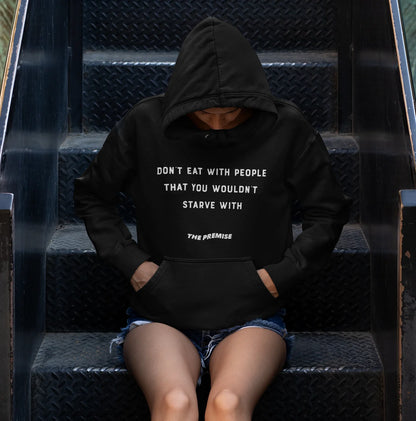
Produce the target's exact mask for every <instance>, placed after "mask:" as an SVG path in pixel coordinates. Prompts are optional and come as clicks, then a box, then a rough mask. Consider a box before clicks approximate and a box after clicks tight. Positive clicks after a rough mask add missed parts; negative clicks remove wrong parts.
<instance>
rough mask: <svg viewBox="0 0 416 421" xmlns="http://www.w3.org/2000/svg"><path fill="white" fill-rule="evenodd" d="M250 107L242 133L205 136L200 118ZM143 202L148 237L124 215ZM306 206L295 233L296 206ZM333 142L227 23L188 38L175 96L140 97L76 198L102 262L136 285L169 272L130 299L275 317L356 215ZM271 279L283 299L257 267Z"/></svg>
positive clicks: (153, 313)
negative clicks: (272, 80) (277, 88)
mask: <svg viewBox="0 0 416 421" xmlns="http://www.w3.org/2000/svg"><path fill="white" fill-rule="evenodd" d="M224 106H227V107H230V106H238V107H246V108H249V109H252V110H253V115H252V116H251V117H250V118H249V119H248V120H247V121H245V122H244V123H243V124H241V125H239V126H237V127H236V128H233V129H230V130H207V131H204V130H201V129H198V128H196V127H195V126H194V124H193V123H192V122H191V120H190V119H189V117H188V116H187V114H188V113H190V112H193V111H196V110H202V109H206V108H211V107H224ZM120 191H123V192H125V193H127V194H128V195H130V196H131V198H132V199H133V201H134V203H135V207H136V218H137V243H136V242H135V241H134V240H133V239H132V237H131V235H130V233H129V231H128V230H127V228H126V226H125V225H124V223H123V222H122V220H121V218H120V216H119V214H118V212H117V200H118V197H119V192H120ZM294 200H298V201H299V202H300V204H301V206H302V210H303V225H302V227H303V232H302V233H301V234H300V235H299V236H298V237H297V238H296V240H295V241H293V235H292V221H291V207H292V203H293V201H294ZM348 204H349V201H348V199H347V198H346V197H345V196H344V195H343V193H342V191H341V189H340V187H339V186H338V184H337V182H336V181H335V179H334V177H333V174H332V172H331V168H330V162H329V157H328V153H327V150H326V148H325V146H324V144H323V142H322V139H321V137H320V136H319V134H318V133H317V132H315V131H314V130H313V128H312V127H311V126H310V124H309V123H308V122H307V121H306V120H305V118H304V117H303V116H302V114H301V113H300V112H299V110H298V109H297V108H296V107H295V106H294V105H293V104H291V103H289V102H287V101H282V100H277V99H275V98H273V97H272V95H271V93H270V90H269V86H268V83H267V80H266V77H265V73H264V71H263V68H262V66H261V64H260V62H259V60H258V58H257V55H256V54H255V52H254V51H253V50H252V49H251V47H250V45H249V43H248V42H247V40H246V39H245V38H243V36H242V35H241V34H240V33H239V31H238V30H237V29H235V28H234V27H233V26H231V25H229V24H226V23H224V22H221V21H219V20H217V19H215V18H207V19H205V20H204V21H202V22H201V23H200V24H198V25H197V26H196V27H195V28H194V29H193V30H192V31H191V33H190V34H189V35H188V36H187V38H186V39H185V41H184V43H183V46H182V48H181V51H180V54H179V56H178V59H177V63H176V65H175V68H174V71H173V74H172V77H171V79H170V82H169V85H168V88H167V91H166V94H165V95H161V96H156V97H151V98H147V99H144V100H143V101H141V102H139V103H138V104H137V105H136V106H135V107H134V108H133V109H132V110H131V111H130V112H129V113H128V114H127V115H126V116H125V117H124V118H123V119H122V120H121V121H120V122H119V123H117V125H116V126H115V127H114V128H113V130H112V131H111V132H110V134H109V136H108V138H107V140H106V141H105V143H104V145H103V148H102V149H101V151H100V152H99V154H98V155H97V157H96V159H95V160H94V161H93V163H92V164H91V166H90V167H89V169H88V170H87V171H86V172H85V174H84V175H83V176H82V177H80V178H78V179H77V180H76V182H75V205H76V209H77V212H78V214H79V216H80V217H82V218H83V219H84V221H85V224H86V227H87V231H88V234H89V236H90V238H91V240H92V241H93V243H94V245H95V247H96V249H97V252H98V254H99V256H101V257H103V258H104V259H107V260H108V261H109V262H111V263H112V264H114V265H115V266H116V267H118V268H119V269H120V270H121V272H122V273H123V274H124V275H125V276H126V278H127V279H130V278H131V276H132V275H133V273H134V271H135V270H136V268H137V267H138V266H139V265H140V264H141V263H143V262H144V261H146V260H152V261H154V262H156V263H157V264H160V267H159V269H158V271H157V272H156V274H155V275H154V276H153V277H152V278H151V279H150V281H149V282H148V283H147V284H146V285H145V286H144V287H143V288H142V289H140V290H139V291H138V292H137V293H132V300H131V305H132V307H133V308H134V310H135V311H136V313H138V314H139V315H141V316H144V317H146V318H149V319H151V320H154V321H159V322H163V323H168V324H170V325H172V326H175V327H178V328H201V329H214V328H225V327H229V326H232V325H235V324H240V323H243V322H246V321H248V320H251V319H253V318H256V317H268V316H271V315H272V314H274V313H275V312H276V311H277V310H278V309H279V307H280V306H281V300H282V299H284V297H285V296H287V295H288V294H296V289H295V288H294V286H295V285H296V281H297V280H299V279H301V278H304V277H306V276H309V275H310V274H311V273H312V272H313V271H315V270H317V269H318V268H320V267H321V266H322V264H323V263H325V261H326V260H327V258H328V256H329V255H330V254H331V251H332V249H333V247H334V246H335V244H336V242H337V240H338V238H339V235H340V233H341V230H342V226H343V224H345V223H346V221H347V219H348ZM259 268H265V269H266V270H267V271H268V273H269V274H270V276H271V278H272V279H273V281H274V283H275V285H276V287H277V290H278V292H279V298H278V299H275V298H273V296H272V295H271V294H270V293H269V291H268V290H267V289H266V287H265V286H264V284H263V283H262V281H261V279H260V278H259V276H258V274H257V271H256V269H259Z"/></svg>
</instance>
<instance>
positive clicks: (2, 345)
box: [0, 193, 14, 421]
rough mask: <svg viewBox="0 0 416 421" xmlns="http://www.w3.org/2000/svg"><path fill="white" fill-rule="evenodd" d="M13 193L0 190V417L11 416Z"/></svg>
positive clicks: (5, 419) (7, 420)
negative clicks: (0, 191)
mask: <svg viewBox="0 0 416 421" xmlns="http://www.w3.org/2000/svg"><path fill="white" fill-rule="evenodd" d="M13 257H14V248H13V195H12V194H10V193H0V419H1V420H4V421H10V420H12V410H13V408H12V402H13V400H12V391H13V326H14V317H13V315H14V313H13V301H14V300H13V297H14V290H13V278H14V276H13V275H14V271H13Z"/></svg>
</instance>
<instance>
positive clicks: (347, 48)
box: [337, 0, 352, 133]
mask: <svg viewBox="0 0 416 421" xmlns="http://www.w3.org/2000/svg"><path fill="white" fill-rule="evenodd" d="M337 5H338V11H337V14H338V15H337V21H338V25H337V45H338V130H339V132H342V133H351V131H352V50H351V49H352V1H351V0H340V1H338V2H337Z"/></svg>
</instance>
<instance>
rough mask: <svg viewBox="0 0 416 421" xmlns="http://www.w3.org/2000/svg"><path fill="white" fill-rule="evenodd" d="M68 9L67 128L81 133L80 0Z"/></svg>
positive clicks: (73, 0)
mask: <svg viewBox="0 0 416 421" xmlns="http://www.w3.org/2000/svg"><path fill="white" fill-rule="evenodd" d="M68 7H69V68H68V85H69V86H68V102H69V104H68V108H69V110H68V113H69V115H68V119H69V121H68V127H69V130H70V131H72V132H81V131H82V20H83V18H82V16H83V14H82V0H71V1H70V2H68Z"/></svg>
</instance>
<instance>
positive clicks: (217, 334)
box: [110, 308, 294, 374]
mask: <svg viewBox="0 0 416 421" xmlns="http://www.w3.org/2000/svg"><path fill="white" fill-rule="evenodd" d="M126 313H127V316H128V319H127V326H126V327H124V328H122V329H121V332H120V333H119V335H118V336H117V337H115V338H114V339H113V340H112V341H111V344H110V352H111V349H112V346H113V345H117V348H118V354H119V358H120V362H124V360H123V343H124V339H125V338H126V336H127V334H128V333H129V332H130V330H132V329H134V328H136V327H138V326H142V325H145V324H147V323H152V321H151V320H148V319H145V318H143V317H140V316H138V315H137V314H136V313H135V312H134V311H133V309H131V308H128V309H127V312H126ZM285 314H286V311H285V309H281V310H279V311H278V312H277V313H276V314H275V315H273V316H272V317H269V318H267V319H254V320H251V321H249V322H246V323H244V324H242V325H237V326H232V327H229V328H226V329H214V330H200V329H179V331H180V332H182V333H183V334H184V335H185V336H187V337H188V339H189V340H190V341H191V342H192V343H193V345H194V346H195V348H196V350H197V351H198V353H199V356H200V358H201V374H202V373H203V372H204V371H206V370H207V369H208V366H209V359H210V357H211V354H212V351H213V350H214V349H215V347H216V346H217V345H218V344H219V343H220V342H221V341H222V340H223V339H225V338H226V337H227V336H228V335H231V334H232V333H234V332H236V331H237V330H240V329H246V328H250V327H261V328H263V329H269V330H272V331H273V332H276V333H277V334H278V335H280V336H281V337H282V338H283V339H284V340H285V343H286V364H287V363H288V361H289V359H290V354H291V350H292V346H293V341H294V336H293V335H288V333H287V330H286V325H285V322H284V319H283V318H284V316H285Z"/></svg>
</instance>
